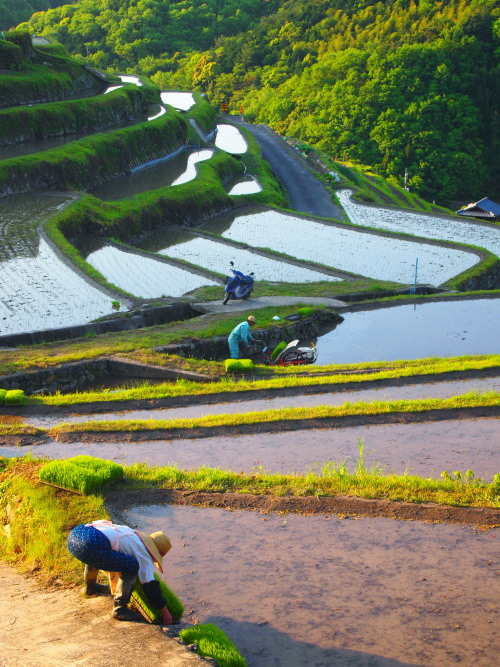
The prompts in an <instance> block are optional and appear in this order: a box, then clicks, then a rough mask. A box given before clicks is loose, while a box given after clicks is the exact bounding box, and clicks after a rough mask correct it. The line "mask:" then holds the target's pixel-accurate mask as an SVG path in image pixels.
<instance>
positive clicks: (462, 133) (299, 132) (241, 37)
mask: <svg viewBox="0 0 500 667" xmlns="http://www.w3.org/2000/svg"><path fill="white" fill-rule="evenodd" d="M7 1H10V2H13V0H4V3H5V2H7ZM32 1H33V0H32ZM40 1H41V0H40ZM23 27H28V29H29V30H31V31H32V32H35V33H37V34H50V35H53V36H54V37H55V38H56V39H57V40H58V41H60V42H62V43H63V44H64V45H65V46H66V47H67V48H68V50H69V51H70V52H71V53H73V54H80V55H81V56H82V57H85V58H86V59H87V60H88V61H89V62H90V63H91V64H93V65H94V66H96V67H99V68H103V69H105V68H111V69H115V70H118V71H120V70H128V71H133V72H135V73H143V74H146V75H148V76H150V77H151V78H152V79H153V81H155V83H157V85H158V86H160V87H161V88H164V89H167V88H170V89H187V90H193V89H195V90H196V89H197V90H203V91H204V92H206V93H208V95H209V97H210V99H211V100H212V102H214V103H216V104H220V103H222V102H226V103H228V104H229V106H230V108H232V109H233V110H235V111H236V110H237V109H238V108H239V106H240V105H241V104H242V105H243V106H244V108H245V114H246V116H247V118H248V119H249V120H252V121H255V122H260V123H267V124H269V125H270V126H271V127H273V128H274V129H276V130H277V131H279V132H281V133H283V134H290V135H294V136H296V137H298V138H301V139H303V140H304V141H307V142H309V143H311V144H313V145H316V146H317V147H319V148H321V149H323V150H325V151H327V152H328V153H330V154H331V155H332V157H335V158H338V159H340V160H344V161H347V160H354V161H357V162H359V163H362V164H365V165H369V166H371V167H372V168H374V169H376V170H378V171H379V173H381V174H382V175H384V176H385V177H389V178H391V179H394V180H395V181H398V182H399V183H401V182H402V179H403V178H404V174H405V171H406V172H407V173H408V177H409V181H408V182H409V186H410V189H412V190H414V191H416V192H418V193H419V194H421V195H423V196H425V197H427V198H429V199H436V200H438V201H446V200H449V199H452V198H457V197H461V198H462V197H475V196H477V197H480V196H483V195H485V194H489V195H490V196H492V195H494V194H495V190H494V188H495V184H496V192H498V183H499V182H500V158H499V155H500V150H499V148H500V146H499V142H500V120H499V104H498V100H499V98H500V68H499V58H498V56H499V55H500V9H499V8H498V2H497V0H385V1H384V2H382V1H378V2H376V1H374V0H308V2H307V3H304V2H303V0H285V1H283V0H238V2H235V3H233V2H231V0H226V1H225V2H223V1H222V0H181V1H180V2H175V1H174V0H80V2H79V3H78V4H76V5H68V6H63V7H56V8H54V9H49V10H48V11H45V12H43V13H38V14H35V15H34V16H33V17H32V18H31V19H30V21H29V22H28V24H27V26H23Z"/></svg>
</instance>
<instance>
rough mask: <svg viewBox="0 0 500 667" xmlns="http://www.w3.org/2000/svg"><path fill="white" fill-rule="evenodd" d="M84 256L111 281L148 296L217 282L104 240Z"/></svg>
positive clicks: (182, 291) (177, 292)
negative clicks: (128, 250)
mask: <svg viewBox="0 0 500 667" xmlns="http://www.w3.org/2000/svg"><path fill="white" fill-rule="evenodd" d="M85 260H86V261H87V262H88V263H89V264H90V265H91V266H93V267H94V269H96V270H97V271H99V273H101V274H102V275H103V276H104V277H105V278H106V280H107V281H108V282H110V283H113V285H117V286H118V287H120V288H121V289H123V290H125V291H126V292H129V293H130V294H134V295H135V296H139V297H144V298H146V299H149V298H154V297H162V296H171V297H178V296H182V295H183V294H186V293H187V292H190V291H191V290H194V289H197V288H198V287H202V286H203V285H217V284H218V283H217V282H216V281H214V280H211V279H210V278H207V277H205V276H202V275H200V274H198V273H194V272H191V271H188V270H186V269H181V268H180V267H178V266H174V265H172V264H168V263H167V262H165V261H161V260H158V259H155V258H154V257H148V256H146V255H140V254H137V253H134V252H127V251H126V250H123V249H122V248H117V247H115V246H111V245H107V244H105V243H103V244H102V245H100V247H99V248H98V249H94V250H92V251H91V252H90V253H89V254H88V255H85Z"/></svg>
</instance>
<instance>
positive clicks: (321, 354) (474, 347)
mask: <svg viewBox="0 0 500 667" xmlns="http://www.w3.org/2000/svg"><path fill="white" fill-rule="evenodd" d="M342 316H343V317H344V321H343V322H342V323H341V324H340V325H339V326H337V327H336V328H335V329H334V330H333V331H330V332H329V333H325V334H324V335H322V336H319V337H318V339H317V348H318V360H317V363H318V364H340V363H358V362H363V361H381V360H387V361H392V360H395V359H423V358H426V357H454V356H460V355H466V354H498V352H499V349H500V345H499V334H498V332H499V331H500V299H498V298H496V299H495V298H492V299H488V298H485V299H464V300H456V301H433V302H423V301H422V302H419V303H415V304H408V305H399V306H391V307H383V308H377V309H374V310H362V311H358V312H352V313H349V312H343V313H342Z"/></svg>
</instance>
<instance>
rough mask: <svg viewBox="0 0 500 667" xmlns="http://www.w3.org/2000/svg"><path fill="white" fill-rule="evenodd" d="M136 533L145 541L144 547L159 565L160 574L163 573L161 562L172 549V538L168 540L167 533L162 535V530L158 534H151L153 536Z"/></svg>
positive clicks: (138, 531) (137, 531)
mask: <svg viewBox="0 0 500 667" xmlns="http://www.w3.org/2000/svg"><path fill="white" fill-rule="evenodd" d="M135 532H136V533H137V535H138V536H139V537H140V538H141V540H142V541H143V543H144V546H145V547H146V549H147V550H148V551H149V555H150V556H151V558H152V559H153V560H154V562H155V563H156V564H157V566H158V569H159V570H160V572H163V568H162V566H161V561H162V558H163V556H164V555H165V554H167V553H168V552H169V551H170V549H171V548H172V543H171V542H170V538H168V537H167V536H166V535H165V533H162V531H161V530H159V531H158V532H157V533H151V535H146V533H141V531H140V530H136V531H135Z"/></svg>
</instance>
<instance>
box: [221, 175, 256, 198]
mask: <svg viewBox="0 0 500 667" xmlns="http://www.w3.org/2000/svg"><path fill="white" fill-rule="evenodd" d="M256 192H262V186H261V184H260V183H259V181H258V180H257V179H256V178H253V176H248V177H247V178H242V179H241V180H239V181H237V182H236V183H233V184H232V185H231V187H230V189H229V191H228V193H227V194H228V195H253V194H255V193H256Z"/></svg>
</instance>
